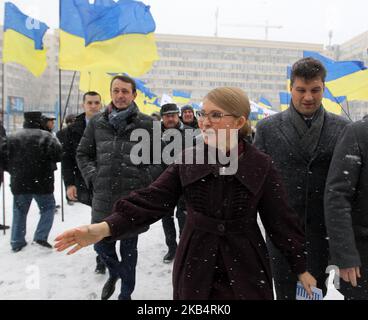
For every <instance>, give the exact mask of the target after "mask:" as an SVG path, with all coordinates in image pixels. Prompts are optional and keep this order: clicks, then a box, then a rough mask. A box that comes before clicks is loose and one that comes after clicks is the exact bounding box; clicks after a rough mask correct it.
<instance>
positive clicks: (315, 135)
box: [289, 102, 325, 158]
mask: <svg viewBox="0 0 368 320" xmlns="http://www.w3.org/2000/svg"><path fill="white" fill-rule="evenodd" d="M289 110H290V116H291V123H292V124H293V126H294V129H295V131H296V132H297V134H298V137H299V139H300V140H299V146H300V148H301V149H302V150H304V151H305V152H306V153H307V154H308V156H309V158H312V157H313V154H314V152H315V151H316V148H317V146H318V142H319V139H320V136H321V131H322V127H323V123H324V119H325V109H324V108H323V106H322V105H321V107H320V108H319V109H318V110H317V111H316V112H315V113H314V115H313V119H312V124H311V126H310V128H308V126H307V124H306V122H305V120H304V119H303V115H301V114H300V113H298V111H296V109H295V107H294V105H293V102H291V104H290V108H289Z"/></svg>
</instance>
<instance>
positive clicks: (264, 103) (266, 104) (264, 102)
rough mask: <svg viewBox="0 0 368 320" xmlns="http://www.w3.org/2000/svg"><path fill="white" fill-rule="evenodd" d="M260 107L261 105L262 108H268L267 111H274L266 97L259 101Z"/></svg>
mask: <svg viewBox="0 0 368 320" xmlns="http://www.w3.org/2000/svg"><path fill="white" fill-rule="evenodd" d="M258 105H260V106H261V107H264V108H267V109H272V104H271V102H270V101H269V100H267V99H266V98H265V97H261V98H260V99H259V102H258Z"/></svg>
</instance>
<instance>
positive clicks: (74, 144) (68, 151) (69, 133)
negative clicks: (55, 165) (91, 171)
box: [56, 113, 92, 206]
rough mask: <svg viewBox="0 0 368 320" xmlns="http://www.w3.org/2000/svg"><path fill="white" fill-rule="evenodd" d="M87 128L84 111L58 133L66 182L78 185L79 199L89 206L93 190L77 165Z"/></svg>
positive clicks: (66, 183)
mask: <svg viewBox="0 0 368 320" xmlns="http://www.w3.org/2000/svg"><path fill="white" fill-rule="evenodd" d="M85 129H86V114H85V113H82V114H80V115H78V116H77V117H76V120H75V122H74V123H73V124H71V125H69V126H68V127H66V128H64V129H62V130H61V131H59V132H58V133H57V134H56V135H57V137H58V139H59V141H60V142H61V144H62V146H63V155H62V158H61V170H62V174H63V179H64V184H65V187H66V188H67V187H68V186H76V187H77V194H78V201H80V202H81V203H84V204H86V205H88V206H91V205H92V190H89V189H88V188H87V186H86V184H85V182H84V179H83V177H82V174H81V172H80V170H79V168H78V165H77V159H76V154H77V148H78V145H79V142H80V140H81V139H82V137H83V133H84V130H85Z"/></svg>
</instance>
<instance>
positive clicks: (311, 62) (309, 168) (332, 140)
mask: <svg viewBox="0 0 368 320" xmlns="http://www.w3.org/2000/svg"><path fill="white" fill-rule="evenodd" d="M325 78H326V69H325V68H324V66H323V65H322V63H321V62H320V61H318V60H315V59H312V58H303V59H301V60H299V61H297V62H296V63H295V64H294V65H293V67H292V72H291V85H290V90H291V97H292V99H291V100H292V101H291V103H290V107H289V109H287V110H286V111H284V112H281V113H278V114H276V115H274V116H272V117H269V118H266V119H264V120H262V121H260V122H259V123H258V125H257V130H256V136H255V145H256V146H257V147H258V148H259V149H260V150H262V151H263V152H265V153H267V154H269V155H270V156H271V157H272V159H273V161H274V164H275V166H276V167H277V168H278V170H279V171H280V173H281V176H282V179H283V181H284V184H285V187H286V189H287V193H288V198H289V203H290V205H291V207H292V208H293V209H294V210H295V212H296V213H297V214H298V216H299V217H300V223H301V224H302V225H303V227H304V229H305V233H306V240H307V241H306V251H307V263H308V271H309V272H310V273H311V274H312V275H313V276H314V277H315V278H316V279H317V281H318V284H317V285H318V287H319V288H320V289H322V290H323V292H324V293H326V291H327V288H326V286H325V279H326V277H327V274H326V268H327V266H328V264H329V263H328V258H329V254H328V240H327V235H326V227H325V222H324V209H323V194H324V189H325V184H326V178H327V173H328V169H329V166H330V162H331V158H332V154H333V150H334V147H335V144H336V141H337V138H338V136H339V133H340V132H341V131H342V130H343V128H344V127H345V125H346V124H347V123H348V121H347V120H345V119H343V118H342V117H340V116H336V115H334V114H331V113H329V112H327V111H326V110H325V109H324V107H323V105H322V98H323V93H324V89H325ZM275 223H277V221H275ZM267 237H268V239H270V238H271V239H272V234H269V235H267ZM267 247H268V250H269V253H270V258H271V266H272V273H273V277H274V281H275V289H276V295H277V299H290V300H293V299H295V296H296V282H297V279H296V277H295V276H294V275H293V274H292V272H291V270H290V268H289V266H288V264H287V262H286V261H285V259H284V258H283V257H282V256H281V254H280V253H279V251H278V250H277V249H276V248H275V247H274V246H273V245H272V243H271V241H267Z"/></svg>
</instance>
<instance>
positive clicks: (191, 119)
mask: <svg viewBox="0 0 368 320" xmlns="http://www.w3.org/2000/svg"><path fill="white" fill-rule="evenodd" d="M180 120H181V121H182V122H183V123H184V124H185V125H187V126H189V127H191V128H193V129H198V128H199V127H198V121H197V118H196V117H195V115H194V109H193V107H192V106H191V105H189V104H188V105H185V106H184V107H182V108H181V117H180Z"/></svg>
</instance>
